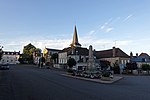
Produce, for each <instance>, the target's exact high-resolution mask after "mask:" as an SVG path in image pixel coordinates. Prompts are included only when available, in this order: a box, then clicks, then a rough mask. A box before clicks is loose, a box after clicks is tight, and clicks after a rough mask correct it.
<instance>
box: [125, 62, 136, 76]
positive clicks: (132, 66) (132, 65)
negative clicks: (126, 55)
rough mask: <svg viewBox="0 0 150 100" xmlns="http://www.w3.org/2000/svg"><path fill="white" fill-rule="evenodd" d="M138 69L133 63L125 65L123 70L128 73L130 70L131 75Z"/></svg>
mask: <svg viewBox="0 0 150 100" xmlns="http://www.w3.org/2000/svg"><path fill="white" fill-rule="evenodd" d="M136 69H138V67H137V64H136V63H135V62H130V63H126V67H125V70H127V71H129V70H131V73H133V70H136Z"/></svg>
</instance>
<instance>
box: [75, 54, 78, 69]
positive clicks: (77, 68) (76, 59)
mask: <svg viewBox="0 0 150 100" xmlns="http://www.w3.org/2000/svg"><path fill="white" fill-rule="evenodd" d="M77 54H78V51H76V56H75V60H76V69H78V68H77V62H78V60H77Z"/></svg>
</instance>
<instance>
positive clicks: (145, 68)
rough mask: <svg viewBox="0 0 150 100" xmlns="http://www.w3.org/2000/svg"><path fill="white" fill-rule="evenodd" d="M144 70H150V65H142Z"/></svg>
mask: <svg viewBox="0 0 150 100" xmlns="http://www.w3.org/2000/svg"><path fill="white" fill-rule="evenodd" d="M142 70H144V71H148V70H150V65H149V64H142Z"/></svg>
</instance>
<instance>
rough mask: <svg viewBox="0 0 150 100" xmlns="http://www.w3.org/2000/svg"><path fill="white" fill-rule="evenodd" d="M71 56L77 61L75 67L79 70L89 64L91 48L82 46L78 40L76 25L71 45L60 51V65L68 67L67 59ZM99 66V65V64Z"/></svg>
mask: <svg viewBox="0 0 150 100" xmlns="http://www.w3.org/2000/svg"><path fill="white" fill-rule="evenodd" d="M69 58H74V59H75V61H76V62H77V64H76V66H75V67H76V68H77V69H78V70H83V69H85V68H86V67H87V65H88V63H87V62H88V58H89V50H88V49H87V48H83V47H81V44H80V43H79V41H78V35H77V28H76V25H75V27H74V34H73V39H72V43H71V44H70V47H67V48H64V49H63V50H62V51H60V52H59V53H58V59H59V67H60V68H64V67H67V60H68V59H69ZM97 66H99V65H98V64H97Z"/></svg>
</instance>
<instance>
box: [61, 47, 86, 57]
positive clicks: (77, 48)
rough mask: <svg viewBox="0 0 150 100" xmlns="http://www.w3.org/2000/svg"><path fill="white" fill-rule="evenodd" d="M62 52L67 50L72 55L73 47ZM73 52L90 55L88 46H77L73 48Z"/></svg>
mask: <svg viewBox="0 0 150 100" xmlns="http://www.w3.org/2000/svg"><path fill="white" fill-rule="evenodd" d="M62 52H67V54H68V55H72V48H71V47H68V48H64V49H63V50H62V51H60V52H59V53H62ZM73 54H74V55H75V54H77V55H85V56H88V54H89V50H88V49H87V48H82V47H75V48H73Z"/></svg>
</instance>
